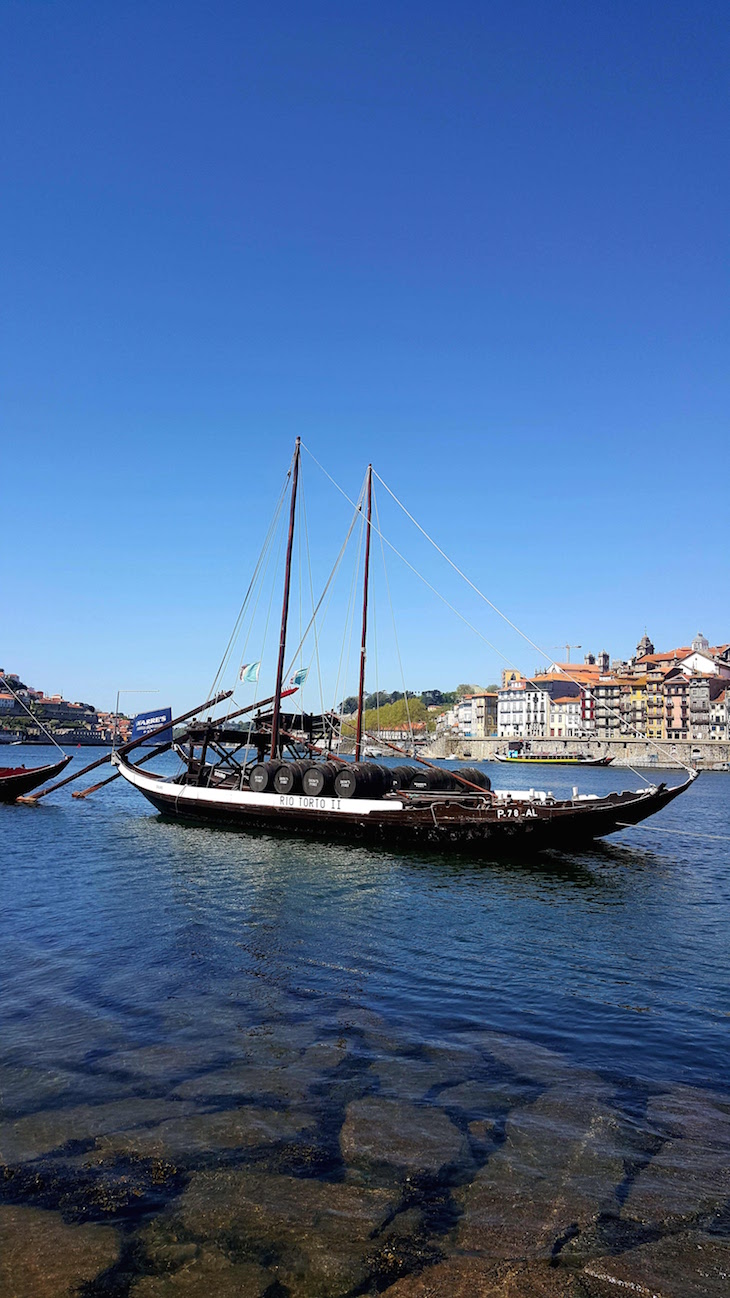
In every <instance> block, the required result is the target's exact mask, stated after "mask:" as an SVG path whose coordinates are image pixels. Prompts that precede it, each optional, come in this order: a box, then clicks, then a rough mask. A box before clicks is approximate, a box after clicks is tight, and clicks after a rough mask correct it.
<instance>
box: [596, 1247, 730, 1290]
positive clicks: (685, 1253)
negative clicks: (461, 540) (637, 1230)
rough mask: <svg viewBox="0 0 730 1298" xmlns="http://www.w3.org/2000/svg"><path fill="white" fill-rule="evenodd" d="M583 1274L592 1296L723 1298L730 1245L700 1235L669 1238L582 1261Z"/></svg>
mask: <svg viewBox="0 0 730 1298" xmlns="http://www.w3.org/2000/svg"><path fill="white" fill-rule="evenodd" d="M584 1275H585V1277H586V1282H587V1283H589V1284H590V1286H591V1288H590V1293H591V1295H592V1296H593V1295H595V1298H615V1296H616V1295H617V1294H622V1293H627V1294H632V1295H636V1298H648V1296H649V1295H651V1298H727V1295H728V1294H729V1293H730V1241H728V1240H727V1239H721V1238H719V1237H718V1236H715V1235H706V1234H702V1233H700V1232H697V1233H692V1234H690V1233H689V1232H687V1233H685V1234H681V1235H670V1236H667V1237H666V1238H665V1239H659V1240H656V1241H655V1242H654V1243H652V1244H642V1245H641V1246H640V1247H639V1248H632V1249H630V1250H629V1252H627V1253H619V1254H618V1256H617V1257H600V1258H596V1260H595V1261H592V1262H588V1263H586V1265H585V1267H584Z"/></svg>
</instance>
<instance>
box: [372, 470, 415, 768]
mask: <svg viewBox="0 0 730 1298" xmlns="http://www.w3.org/2000/svg"><path fill="white" fill-rule="evenodd" d="M373 504H374V506H375V517H376V519H377V523H378V532H379V534H380V549H381V552H382V555H383V574H384V576H385V589H386V591H387V592H388V603H389V604H390V615H391V619H392V622H393V638H394V639H395V651H396V654H397V655H398V666H399V667H400V678H401V684H402V686H403V698H404V699H405V703H406V717H407V718H408V733H409V734H410V736H411V747H412V749H413V753H414V755H415V752H416V740H415V737H414V734H413V723H412V721H411V709H410V705H409V703H408V688H407V686H406V674H405V672H404V670H403V659H402V658H401V652H400V644H399V643H398V629H397V627H396V622H395V609H394V607H393V598H392V596H391V593H390V582H389V581H388V566H387V564H386V562H385V546H384V545H383V534H382V532H381V531H380V514H379V512H378V502H377V500H376V498H375V495H373Z"/></svg>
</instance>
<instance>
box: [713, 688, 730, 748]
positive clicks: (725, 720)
mask: <svg viewBox="0 0 730 1298" xmlns="http://www.w3.org/2000/svg"><path fill="white" fill-rule="evenodd" d="M710 739H725V740H727V739H730V685H729V686H726V688H725V689H722V690H721V691H720V693H719V694H717V695H716V697H715V698H714V699H713V698H712V697H711V698H710Z"/></svg>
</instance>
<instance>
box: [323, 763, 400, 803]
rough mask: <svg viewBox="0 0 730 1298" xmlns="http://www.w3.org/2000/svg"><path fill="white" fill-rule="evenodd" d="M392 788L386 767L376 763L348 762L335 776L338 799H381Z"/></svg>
mask: <svg viewBox="0 0 730 1298" xmlns="http://www.w3.org/2000/svg"><path fill="white" fill-rule="evenodd" d="M392 786H393V780H392V775H391V772H390V771H389V770H388V767H387V766H379V765H378V763H377V762H348V763H347V765H346V766H342V767H340V769H339V771H338V772H337V774H336V776H335V793H336V795H337V797H338V798H382V796H383V794H384V793H389V792H390V790H391V788H392Z"/></svg>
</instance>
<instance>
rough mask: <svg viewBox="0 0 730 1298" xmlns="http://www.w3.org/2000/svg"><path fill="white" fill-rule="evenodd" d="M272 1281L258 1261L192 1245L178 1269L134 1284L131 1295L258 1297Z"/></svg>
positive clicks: (154, 1297)
mask: <svg viewBox="0 0 730 1298" xmlns="http://www.w3.org/2000/svg"><path fill="white" fill-rule="evenodd" d="M273 1281H274V1276H273V1275H272V1274H271V1272H270V1271H267V1270H265V1268H264V1267H262V1266H259V1265H258V1263H257V1262H231V1261H230V1260H229V1259H228V1258H227V1257H226V1256H225V1255H224V1254H223V1253H221V1252H219V1251H218V1250H215V1249H207V1250H203V1249H201V1250H197V1249H195V1247H193V1248H192V1256H189V1257H186V1258H185V1259H184V1260H183V1261H182V1264H181V1265H179V1269H177V1270H174V1271H172V1272H169V1273H168V1274H166V1275H154V1276H145V1277H144V1278H143V1279H141V1280H138V1281H137V1282H136V1284H133V1285H132V1287H131V1289H130V1298H177V1296H178V1295H179V1296H180V1298H261V1295H263V1294H264V1293H265V1292H266V1290H267V1289H268V1288H269V1287H270V1285H271V1284H272V1283H273Z"/></svg>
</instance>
